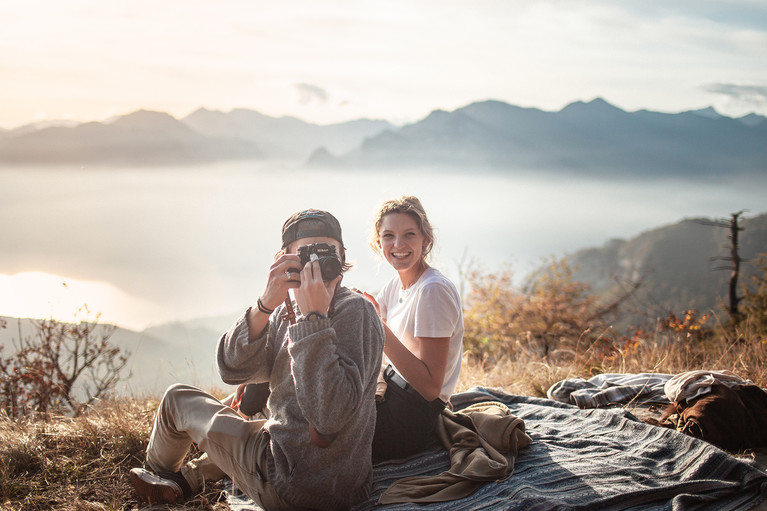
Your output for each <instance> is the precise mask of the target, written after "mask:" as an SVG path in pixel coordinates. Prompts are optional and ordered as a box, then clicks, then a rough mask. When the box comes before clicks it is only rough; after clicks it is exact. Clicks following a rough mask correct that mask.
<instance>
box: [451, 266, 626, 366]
mask: <svg viewBox="0 0 767 511" xmlns="http://www.w3.org/2000/svg"><path fill="white" fill-rule="evenodd" d="M468 280H469V285H470V291H469V293H468V296H467V297H466V300H465V310H464V325H465V334H464V349H465V350H466V351H467V352H468V353H469V355H470V356H472V357H478V358H481V359H484V360H486V361H494V362H497V361H499V360H501V359H503V358H507V357H513V356H515V355H517V354H518V353H520V352H521V351H523V350H527V351H531V350H532V351H533V352H535V353H536V354H537V355H538V356H539V357H540V358H542V359H544V360H548V359H550V358H551V357H561V356H567V354H568V353H569V354H570V355H572V354H573V353H574V352H576V351H578V350H581V351H583V350H591V351H593V352H595V353H596V352H599V353H602V354H608V353H610V352H611V351H612V350H613V349H614V343H615V341H616V335H615V332H614V331H613V330H612V327H611V325H610V322H609V321H608V320H609V318H610V316H611V315H614V313H615V308H614V307H612V306H605V305H603V304H600V303H599V300H598V297H597V296H596V295H595V294H593V293H592V292H591V289H590V286H589V285H588V284H586V283H583V282H578V281H575V280H573V278H572V269H571V268H570V267H569V266H568V264H567V262H566V261H565V260H564V259H562V260H551V261H549V262H548V263H547V264H546V265H544V266H542V267H541V268H540V269H538V270H537V271H535V272H533V273H532V275H531V276H529V277H528V278H527V280H526V282H525V283H524V285H523V286H522V287H521V288H520V289H516V288H515V287H514V286H513V282H512V281H513V274H512V271H511V269H510V268H508V267H506V268H503V269H502V270H501V271H499V272H495V273H493V272H484V271H481V270H475V271H472V272H470V273H469V274H468Z"/></svg>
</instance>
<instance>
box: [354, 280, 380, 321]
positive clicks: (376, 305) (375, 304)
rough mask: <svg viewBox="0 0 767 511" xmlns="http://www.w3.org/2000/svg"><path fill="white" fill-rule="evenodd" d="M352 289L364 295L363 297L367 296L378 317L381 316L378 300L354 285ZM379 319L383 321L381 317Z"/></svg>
mask: <svg viewBox="0 0 767 511" xmlns="http://www.w3.org/2000/svg"><path fill="white" fill-rule="evenodd" d="M352 291H354V292H355V293H359V294H361V295H362V296H364V297H365V298H367V299H368V300H369V301H370V303H372V304H373V307H375V310H376V314H378V317H379V318H381V306H380V305H378V302H377V301H376V299H375V297H374V296H373V295H371V294H370V293H368V292H367V291H361V290H359V289H357V288H356V287H353V288H352ZM381 321H383V318H381ZM384 323H386V322H385V321H384Z"/></svg>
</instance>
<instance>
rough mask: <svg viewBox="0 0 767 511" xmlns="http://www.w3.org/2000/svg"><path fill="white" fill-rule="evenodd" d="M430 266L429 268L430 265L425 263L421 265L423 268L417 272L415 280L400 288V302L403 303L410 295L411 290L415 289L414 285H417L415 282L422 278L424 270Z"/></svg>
mask: <svg viewBox="0 0 767 511" xmlns="http://www.w3.org/2000/svg"><path fill="white" fill-rule="evenodd" d="M428 268H429V265H428V264H426V263H424V264H423V265H422V266H421V269H420V270H419V271H418V273H417V274H416V276H415V278H414V279H413V281H412V282H411V283H410V284H408V286H407V287H404V286H403V287H401V288H400V290H399V303H402V302H403V301H404V300H405V298H407V297H408V295H409V294H410V290H411V289H413V286H414V285H415V283H416V282H418V279H420V278H421V275H423V272H425V271H426V270H427V269H428Z"/></svg>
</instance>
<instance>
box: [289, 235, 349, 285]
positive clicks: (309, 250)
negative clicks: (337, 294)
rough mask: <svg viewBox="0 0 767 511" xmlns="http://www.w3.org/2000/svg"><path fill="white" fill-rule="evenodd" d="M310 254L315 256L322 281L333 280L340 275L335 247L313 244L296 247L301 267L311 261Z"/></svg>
mask: <svg viewBox="0 0 767 511" xmlns="http://www.w3.org/2000/svg"><path fill="white" fill-rule="evenodd" d="M312 254H316V255H317V258H318V260H319V263H320V270H321V271H322V280H325V281H327V280H333V279H334V278H336V277H338V276H339V275H340V274H341V260H340V259H339V258H338V254H337V253H336V247H335V245H328V244H327V243H313V244H311V245H304V246H303V247H298V257H299V258H300V259H301V266H302V267H303V266H306V263H308V262H309V261H310V260H311V257H312Z"/></svg>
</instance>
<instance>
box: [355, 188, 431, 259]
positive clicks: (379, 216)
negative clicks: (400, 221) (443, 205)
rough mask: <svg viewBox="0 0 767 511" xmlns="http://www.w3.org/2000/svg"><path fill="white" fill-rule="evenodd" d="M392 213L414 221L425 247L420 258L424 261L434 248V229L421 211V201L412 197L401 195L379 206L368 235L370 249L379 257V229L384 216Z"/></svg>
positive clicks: (424, 212) (424, 211)
mask: <svg viewBox="0 0 767 511" xmlns="http://www.w3.org/2000/svg"><path fill="white" fill-rule="evenodd" d="M392 213H404V214H406V215H410V216H411V217H412V218H413V220H415V223H416V225H417V226H418V229H419V230H420V231H421V234H422V235H423V237H424V239H425V240H426V245H425V246H424V247H423V254H422V257H423V259H424V260H426V258H427V257H428V256H429V254H430V253H431V249H432V248H433V247H434V229H433V228H432V226H431V223H430V222H429V219H428V218H427V216H426V210H424V209H423V205H422V204H421V201H419V200H418V197H414V196H412V195H403V196H402V197H399V198H397V199H392V200H388V201H386V202H384V203H383V204H381V207H380V208H378V212H377V213H376V218H375V222H374V224H373V231H372V232H371V233H370V248H372V249H373V252H375V253H376V254H378V255H381V236H380V234H379V229H380V228H381V222H382V221H383V218H384V217H385V216H386V215H390V214H392Z"/></svg>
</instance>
